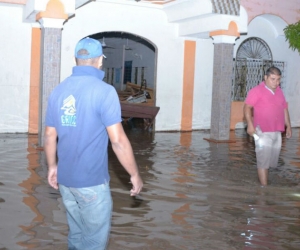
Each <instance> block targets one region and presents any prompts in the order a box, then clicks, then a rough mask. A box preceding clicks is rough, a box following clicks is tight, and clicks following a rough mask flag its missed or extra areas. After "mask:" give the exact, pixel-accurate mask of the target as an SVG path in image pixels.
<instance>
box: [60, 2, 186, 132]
mask: <svg viewBox="0 0 300 250" xmlns="http://www.w3.org/2000/svg"><path fill="white" fill-rule="evenodd" d="M112 10H113V11H112ZM105 31H124V32H129V33H132V34H137V35H139V36H142V37H144V38H146V39H147V40H149V41H151V42H152V43H153V44H154V45H155V46H156V47H157V70H156V79H155V81H156V105H157V106H159V107H160V111H159V113H158V115H157V117H156V130H160V131H166V130H179V129H180V125H181V107H182V105H181V103H182V82H183V46H184V40H183V39H182V38H178V36H177V26H176V24H170V23H168V21H167V17H166V15H165V13H164V12H163V11H162V10H161V9H159V8H143V7H139V6H131V5H126V12H125V13H124V6H123V5H120V4H113V3H112V4H110V3H107V2H106V3H102V2H91V3H90V4H87V5H85V6H83V7H81V8H79V9H77V10H76V13H75V16H74V17H73V18H71V19H70V20H68V21H67V22H66V23H65V25H64V28H63V34H62V51H61V56H62V61H61V78H62V79H64V78H65V77H67V76H68V75H69V74H70V73H71V69H72V66H74V65H75V62H74V59H73V58H74V55H73V51H74V48H75V45H76V43H77V41H78V40H79V39H81V38H83V37H85V36H88V35H91V34H95V33H99V32H105Z"/></svg>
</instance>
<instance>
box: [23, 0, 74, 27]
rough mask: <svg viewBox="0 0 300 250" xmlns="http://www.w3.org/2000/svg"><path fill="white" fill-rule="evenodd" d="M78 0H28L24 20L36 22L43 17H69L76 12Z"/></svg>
mask: <svg viewBox="0 0 300 250" xmlns="http://www.w3.org/2000/svg"><path fill="white" fill-rule="evenodd" d="M75 6H76V0H27V3H26V5H25V8H24V17H23V19H24V21H26V22H35V21H37V20H38V19H40V18H43V17H51V18H58V19H59V18H61V19H68V18H69V17H70V16H72V15H74V14H75Z"/></svg>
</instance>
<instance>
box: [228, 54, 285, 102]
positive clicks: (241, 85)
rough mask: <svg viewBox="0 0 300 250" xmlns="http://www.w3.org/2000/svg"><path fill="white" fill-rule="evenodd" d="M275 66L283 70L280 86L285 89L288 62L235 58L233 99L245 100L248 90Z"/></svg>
mask: <svg viewBox="0 0 300 250" xmlns="http://www.w3.org/2000/svg"><path fill="white" fill-rule="evenodd" d="M271 66H275V67H277V68H279V69H280V70H281V83H280V87H281V89H283V90H284V88H285V85H286V82H285V72H286V63H285V62H281V61H272V60H261V59H234V67H233V81H232V89H231V99H232V100H233V101H244V100H245V98H246V96H247V94H248V91H249V90H250V89H252V88H253V87H255V86H257V85H258V84H259V83H260V82H261V81H263V78H264V75H265V72H266V70H267V69H268V68H269V67H271Z"/></svg>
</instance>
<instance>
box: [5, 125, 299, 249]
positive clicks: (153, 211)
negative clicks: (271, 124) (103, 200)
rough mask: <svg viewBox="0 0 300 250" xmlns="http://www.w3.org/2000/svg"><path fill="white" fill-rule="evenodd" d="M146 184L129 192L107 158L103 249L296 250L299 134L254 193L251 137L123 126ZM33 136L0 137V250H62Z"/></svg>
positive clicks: (63, 227) (56, 202) (57, 210)
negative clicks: (108, 212) (108, 218)
mask: <svg viewBox="0 0 300 250" xmlns="http://www.w3.org/2000/svg"><path fill="white" fill-rule="evenodd" d="M127 134H128V137H129V138H130V141H131V143H132V146H133V149H134V152H135V156H136V160H137V162H138V164H139V166H140V171H141V175H142V177H143V180H144V182H145V188H144V190H143V192H142V193H141V195H140V196H139V197H137V198H132V197H130V196H129V189H130V184H129V183H128V182H129V178H128V176H127V174H126V172H125V171H124V170H123V169H122V167H121V166H120V164H119V163H118V161H117V159H116V157H115V156H114V154H113V153H112V151H111V149H110V148H109V152H110V160H109V161H110V174H111V188H112V195H113V200H114V211H113V219H112V229H111V237H110V243H109V248H108V250H127V249H128V250H129V249H131V250H132V249H138V250H160V249H164V250H166V249H167V250H169V249H170V250H173V249H174V250H177V249H178V250H184V249H187V250H199V249H205V250H206V249H207V250H213V249H220V250H227V249H228V250H233V249H238V250H240V249H276V250H277V249H278V250H281V249H291V250H292V249H300V218H299V214H300V213H299V212H300V185H298V184H299V180H300V129H298V128H297V129H293V137H292V138H291V139H285V138H284V139H283V149H282V152H281V156H280V160H279V164H278V167H277V168H276V169H273V170H272V171H271V172H270V176H269V183H270V185H269V186H268V187H265V188H261V187H260V185H259V183H258V180H257V173H256V167H255V153H254V144H253V141H252V138H249V137H248V136H247V135H246V133H245V131H244V130H237V131H232V132H231V138H230V139H232V140H235V141H236V142H234V143H224V144H215V143H209V142H208V141H206V140H204V138H209V131H195V132H191V133H162V132H160V133H154V132H149V131H144V130H143V129H141V128H139V127H137V128H131V129H128V130H127ZM36 144H37V137H36V136H34V135H25V134H1V135H0V178H1V179H0V250H4V249H9V250H18V249H41V250H42V249H55V250H57V249H67V233H68V227H67V223H66V218H65V211H64V207H63V205H62V201H61V197H60V194H59V193H58V192H57V191H56V190H54V189H52V188H50V187H49V186H48V184H47V181H46V174H47V169H46V166H45V164H44V156H43V152H42V151H38V150H36V148H35V145H36Z"/></svg>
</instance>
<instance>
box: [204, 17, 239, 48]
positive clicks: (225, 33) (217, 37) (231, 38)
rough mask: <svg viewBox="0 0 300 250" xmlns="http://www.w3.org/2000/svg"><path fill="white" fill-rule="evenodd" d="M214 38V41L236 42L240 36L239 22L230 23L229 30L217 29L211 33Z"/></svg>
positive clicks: (215, 42)
mask: <svg viewBox="0 0 300 250" xmlns="http://www.w3.org/2000/svg"><path fill="white" fill-rule="evenodd" d="M209 36H210V37H212V38H213V40H214V41H213V43H214V44H218V43H230V44H234V43H235V40H236V39H237V38H238V37H239V36H240V33H239V32H238V27H237V24H236V23H235V22H233V21H231V22H230V23H229V26H228V30H216V31H212V32H210V33H209Z"/></svg>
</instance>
